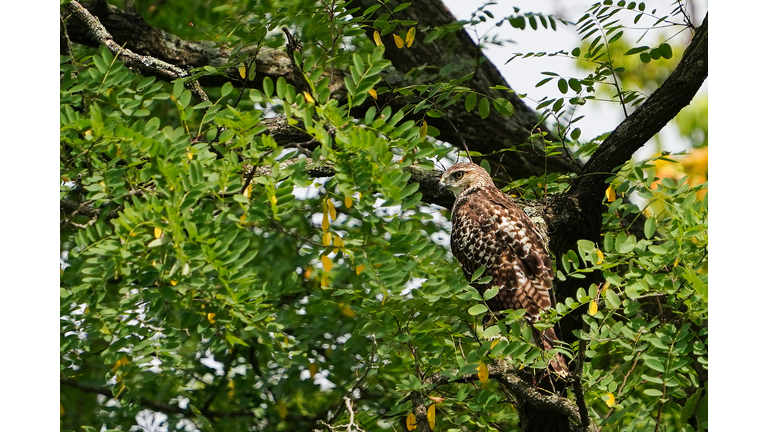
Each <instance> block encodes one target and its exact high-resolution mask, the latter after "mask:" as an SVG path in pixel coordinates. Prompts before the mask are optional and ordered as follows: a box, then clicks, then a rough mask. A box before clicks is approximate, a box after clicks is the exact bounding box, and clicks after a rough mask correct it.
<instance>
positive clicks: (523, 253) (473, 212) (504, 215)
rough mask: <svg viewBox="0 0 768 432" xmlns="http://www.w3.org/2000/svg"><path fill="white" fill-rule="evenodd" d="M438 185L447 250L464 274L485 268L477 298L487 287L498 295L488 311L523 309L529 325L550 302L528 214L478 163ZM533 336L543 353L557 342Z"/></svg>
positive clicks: (558, 364) (543, 257) (561, 362)
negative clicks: (446, 195)
mask: <svg viewBox="0 0 768 432" xmlns="http://www.w3.org/2000/svg"><path fill="white" fill-rule="evenodd" d="M440 187H441V188H445V189H448V190H450V191H451V192H453V194H454V195H456V202H455V204H454V205H453V209H452V210H451V223H452V229H451V250H452V251H453V255H454V256H455V257H456V258H457V259H458V260H459V262H460V263H461V267H462V269H463V271H464V276H465V277H466V278H467V280H468V281H469V280H471V277H472V275H473V274H474V273H475V272H476V271H477V270H478V269H480V267H482V266H485V272H484V273H483V275H482V276H483V277H485V276H490V277H491V282H490V283H488V284H486V285H477V284H473V286H474V287H475V288H476V289H477V290H478V291H479V292H480V294H482V293H483V292H484V291H485V290H486V289H488V288H490V287H492V286H498V287H499V293H498V294H497V295H496V296H495V297H494V298H492V299H490V300H488V302H487V303H488V306H489V307H490V309H491V311H494V312H496V311H502V310H506V309H524V310H525V318H526V319H527V320H528V322H530V323H531V324H533V323H535V322H536V321H538V320H539V318H540V311H542V310H545V309H549V308H550V307H551V306H552V304H553V303H554V301H555V300H554V296H553V294H552V292H551V289H552V278H553V273H552V261H551V260H550V259H549V254H548V253H547V250H546V248H545V247H544V243H543V242H542V240H541V237H540V236H539V234H538V232H537V230H536V227H535V226H534V224H533V222H532V221H531V219H530V218H529V217H528V215H526V214H525V212H524V211H522V210H521V209H520V208H519V207H517V206H516V205H515V204H514V203H513V202H512V200H510V199H509V197H508V196H507V195H506V194H504V193H503V192H502V191H500V190H499V189H497V188H496V186H495V185H494V184H493V180H492V179H491V176H490V175H488V173H487V172H486V171H485V170H484V169H483V168H482V167H480V166H479V165H476V164H473V163H457V164H456V165H454V166H452V167H451V168H450V169H448V170H447V171H446V172H444V173H443V176H442V177H441V179H440ZM534 334H536V336H537V339H538V344H539V346H540V347H541V348H542V349H545V350H548V349H550V348H552V346H553V345H554V341H555V340H557V335H556V334H555V331H554V329H552V328H549V329H546V330H544V332H542V333H539V332H537V331H536V329H535V328H534ZM567 364H568V363H567V362H566V360H565V358H564V357H563V355H562V354H560V353H558V354H557V357H556V358H555V359H554V360H552V361H550V364H549V365H550V368H551V369H552V370H553V371H555V372H556V373H557V374H558V375H561V376H563V375H565V374H567V373H568V366H567Z"/></svg>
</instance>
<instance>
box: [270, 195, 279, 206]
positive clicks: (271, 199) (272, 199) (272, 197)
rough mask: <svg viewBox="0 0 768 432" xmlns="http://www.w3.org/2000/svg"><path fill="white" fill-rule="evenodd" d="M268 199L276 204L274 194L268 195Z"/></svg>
mask: <svg viewBox="0 0 768 432" xmlns="http://www.w3.org/2000/svg"><path fill="white" fill-rule="evenodd" d="M269 199H270V201H272V204H277V197H276V196H274V195H272V196H271V197H269Z"/></svg>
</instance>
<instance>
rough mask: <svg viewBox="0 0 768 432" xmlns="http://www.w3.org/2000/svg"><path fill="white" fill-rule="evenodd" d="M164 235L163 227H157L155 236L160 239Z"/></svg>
mask: <svg viewBox="0 0 768 432" xmlns="http://www.w3.org/2000/svg"><path fill="white" fill-rule="evenodd" d="M162 235H163V230H162V229H161V228H158V227H155V238H156V239H158V238H160V236H162Z"/></svg>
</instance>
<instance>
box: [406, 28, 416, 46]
mask: <svg viewBox="0 0 768 432" xmlns="http://www.w3.org/2000/svg"><path fill="white" fill-rule="evenodd" d="M414 39H416V27H411V28H410V30H408V34H406V35H405V44H406V45H407V46H408V48H410V47H411V45H413V40H414Z"/></svg>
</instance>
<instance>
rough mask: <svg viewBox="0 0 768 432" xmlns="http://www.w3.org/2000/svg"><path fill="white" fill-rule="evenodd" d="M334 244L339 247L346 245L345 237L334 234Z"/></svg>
mask: <svg viewBox="0 0 768 432" xmlns="http://www.w3.org/2000/svg"><path fill="white" fill-rule="evenodd" d="M333 245H334V246H336V247H337V248H340V247H342V246H344V239H342V238H341V237H339V236H333Z"/></svg>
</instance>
